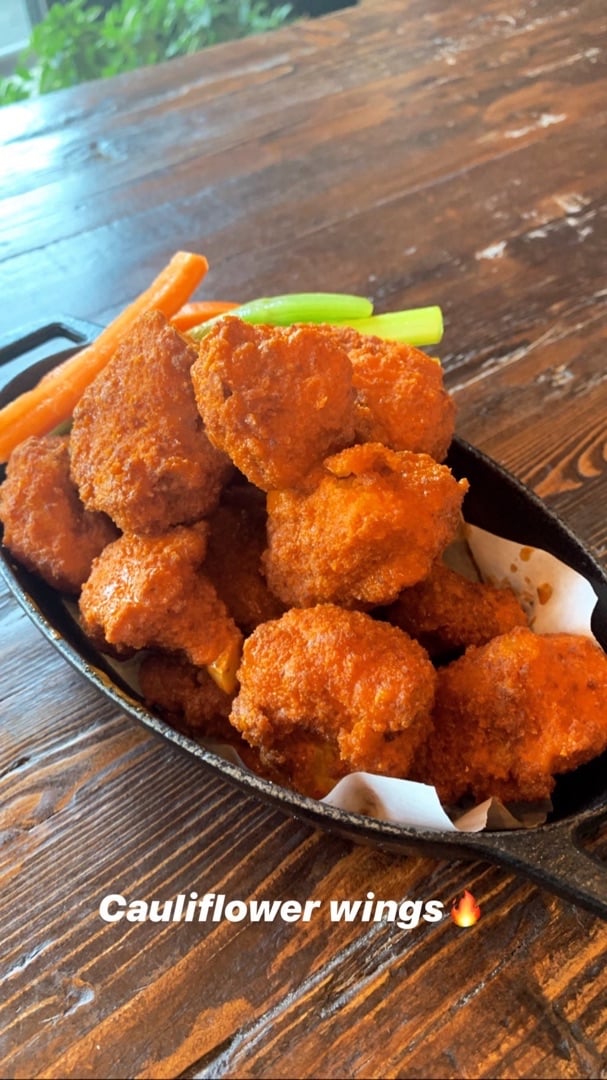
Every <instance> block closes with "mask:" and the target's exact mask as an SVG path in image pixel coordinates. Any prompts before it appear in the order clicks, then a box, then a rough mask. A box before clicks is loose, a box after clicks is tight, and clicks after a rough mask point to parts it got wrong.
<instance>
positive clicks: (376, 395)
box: [327, 326, 455, 461]
mask: <svg viewBox="0 0 607 1080" xmlns="http://www.w3.org/2000/svg"><path fill="white" fill-rule="evenodd" d="M327 332H329V333H331V335H332V336H333V337H334V338H335V339H336V340H337V341H338V342H339V344H340V345H342V346H343V348H344V349H345V350H346V352H347V354H348V356H349V358H350V361H351V363H352V382H353V385H354V390H355V394H356V400H355V406H354V418H355V426H356V440H357V442H381V443H383V444H384V445H385V446H389V447H390V448H391V449H392V450H412V451H413V452H414V453H416V454H429V455H430V457H432V458H434V459H435V460H436V461H443V460H444V458H445V457H446V454H447V450H448V449H449V444H450V442H451V440H452V438H453V433H454V429H455V402H454V400H453V398H452V397H451V396H450V395H449V393H448V391H447V390H446V388H445V385H444V380H443V370H442V368H441V365H440V363H438V361H436V360H434V359H432V357H430V356H428V355H427V354H426V353H424V352H422V351H421V350H420V349H417V348H415V347H414V346H413V345H406V344H403V343H401V342H396V341H385V340H383V339H382V338H378V337H375V336H372V335H368V334H359V333H358V331H357V330H354V329H352V328H351V327H346V326H344V327H327Z"/></svg>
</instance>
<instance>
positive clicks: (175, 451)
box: [70, 311, 231, 534]
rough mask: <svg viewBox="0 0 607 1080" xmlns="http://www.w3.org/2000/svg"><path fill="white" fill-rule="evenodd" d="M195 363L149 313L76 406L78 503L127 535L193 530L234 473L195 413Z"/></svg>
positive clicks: (173, 334)
mask: <svg viewBox="0 0 607 1080" xmlns="http://www.w3.org/2000/svg"><path fill="white" fill-rule="evenodd" d="M195 359H196V350H195V349H194V348H193V346H191V345H189V344H187V342H186V341H185V339H184V338H183V337H182V336H181V334H179V333H178V332H177V331H176V330H175V329H174V328H173V327H172V326H171V325H170V323H169V322H168V321H167V320H166V319H165V317H164V316H163V315H161V313H160V312H158V311H149V312H147V314H145V315H143V316H142V317H141V318H140V319H139V320H138V322H137V324H136V326H135V327H134V328H133V330H132V331H131V333H130V334H129V335H128V336H127V337H126V338H125V339H124V340H123V342H122V344H121V345H120V347H119V349H118V351H117V353H116V354H115V356H114V357H113V358H112V360H110V362H109V363H108V364H107V365H106V367H105V368H104V369H103V371H102V372H101V373H100V374H99V375H98V376H97V378H96V379H94V381H93V382H92V383H91V385H90V386H89V387H88V388H87V389H86V390H85V392H84V394H83V396H82V398H81V400H80V402H79V403H78V405H77V406H76V409H75V411H74V423H73V427H72V436H71V443H70V446H71V459H72V475H73V477H74V480H75V481H76V484H77V485H78V488H79V490H80V497H81V498H82V500H83V502H84V503H85V505H86V506H87V507H89V508H90V509H93V510H103V511H104V512H105V513H106V514H109V516H110V517H111V518H112V519H113V521H115V522H116V524H117V525H118V526H119V527H120V529H122V530H123V531H124V532H135V533H149V534H152V533H160V532H164V531H165V530H166V529H169V528H170V527H171V526H172V525H179V524H191V523H192V522H196V521H198V520H199V519H200V518H202V517H204V516H205V514H208V513H209V511H211V510H212V509H213V508H214V507H215V506H216V505H217V501H218V499H219V494H220V491H221V488H222V486H223V484H224V482H225V480H226V478H227V476H228V475H229V473H230V471H231V466H230V463H229V461H228V459H227V458H226V457H225V455H224V454H221V453H220V452H219V451H218V450H216V449H215V447H213V446H212V445H211V443H210V442H209V439H208V438H207V435H206V433H205V431H204V425H203V423H202V420H201V419H200V415H199V413H198V410H197V408H196V402H195V400H194V392H193V389H192V384H191V379H190V367H191V365H192V363H193V361H194V360H195Z"/></svg>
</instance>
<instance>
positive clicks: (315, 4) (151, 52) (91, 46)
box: [0, 0, 357, 105]
mask: <svg viewBox="0 0 607 1080" xmlns="http://www.w3.org/2000/svg"><path fill="white" fill-rule="evenodd" d="M356 2H357V0H282V2H281V0H2V2H1V3H0V105H8V104H11V103H12V102H15V101H22V100H25V99H26V98H29V97H35V96H37V95H38V94H44V93H48V92H50V91H52V90H60V89H63V88H64V87H66V86H74V85H76V84H77V83H80V82H87V81H89V80H91V79H98V78H105V77H108V76H111V75H119V74H121V73H122V72H123V71H132V70H133V69H135V68H138V67H144V66H147V65H150V64H157V63H161V62H162V61H164V60H170V59H173V58H175V57H178V56H184V55H186V54H188V53H193V52H198V51H199V50H200V49H203V48H206V47H207V46H209V45H215V44H218V43H219V42H222V41H231V40H233V39H235V38H240V37H246V36H247V35H248V34H255V33H261V32H263V31H267V30H272V29H275V28H277V27H279V26H282V25H284V24H285V23H288V22H293V21H294V20H296V19H302V18H316V17H317V16H319V15H324V14H327V13H328V12H330V11H335V10H337V9H339V8H344V7H349V6H352V5H353V4H355V3H356Z"/></svg>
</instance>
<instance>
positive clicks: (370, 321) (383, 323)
mask: <svg viewBox="0 0 607 1080" xmlns="http://www.w3.org/2000/svg"><path fill="white" fill-rule="evenodd" d="M336 325H339V326H351V327H353V329H355V330H358V332H359V333H360V334H374V335H375V336H376V337H380V338H385V339H386V340H387V341H401V342H404V343H406V344H407V345H437V344H438V342H439V341H441V339H442V336H443V316H442V312H441V309H440V308H439V307H424V308H410V309H408V310H406V311H389V312H387V313H386V314H385V315H372V316H370V317H365V318H362V319H340V320H339V322H338V323H337V324H336Z"/></svg>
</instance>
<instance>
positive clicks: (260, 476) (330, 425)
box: [192, 316, 354, 491]
mask: <svg viewBox="0 0 607 1080" xmlns="http://www.w3.org/2000/svg"><path fill="white" fill-rule="evenodd" d="M192 381H193V384H194V390H195V393H196V401H197V403H198V408H199V410H200V413H201V416H202V417H203V418H204V422H205V426H206V429H207V431H208V433H209V438H210V439H211V440H212V442H213V443H214V445H215V446H217V447H218V448H219V449H220V450H223V451H225V453H227V454H228V455H229V456H230V458H231V459H232V461H233V462H234V464H235V465H236V466H237V467H238V468H239V469H240V471H241V472H242V473H244V475H245V476H246V477H248V479H249V480H250V481H251V483H253V484H255V485H256V486H257V487H259V488H261V489H262V490H264V491H270V490H271V489H273V488H282V487H291V486H296V485H298V484H299V483H300V482H301V480H302V479H303V478H304V477H305V476H306V474H307V473H308V472H309V471H310V469H312V468H313V467H314V466H315V465H317V464H318V463H319V462H321V461H322V459H323V458H324V457H326V456H327V454H330V453H332V452H333V451H334V450H338V449H340V448H341V447H343V446H347V445H348V444H349V443H351V442H352V441H353V439H354V390H353V387H352V365H351V363H350V361H349V359H348V356H347V354H346V352H345V351H344V350H343V349H342V348H341V347H340V345H339V344H338V343H337V342H336V341H335V340H333V338H332V337H331V336H330V335H327V334H323V332H322V331H321V330H319V329H318V327H316V326H308V325H294V326H251V325H249V324H248V323H246V322H243V321H242V320H241V319H238V318H236V317H231V316H228V317H226V318H225V319H222V320H221V322H219V323H218V324H217V325H216V326H214V327H213V329H212V330H211V331H210V332H209V334H208V335H207V336H206V337H205V338H203V340H202V341H201V343H200V354H199V358H198V360H197V361H196V363H195V364H194V366H193V367H192Z"/></svg>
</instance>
